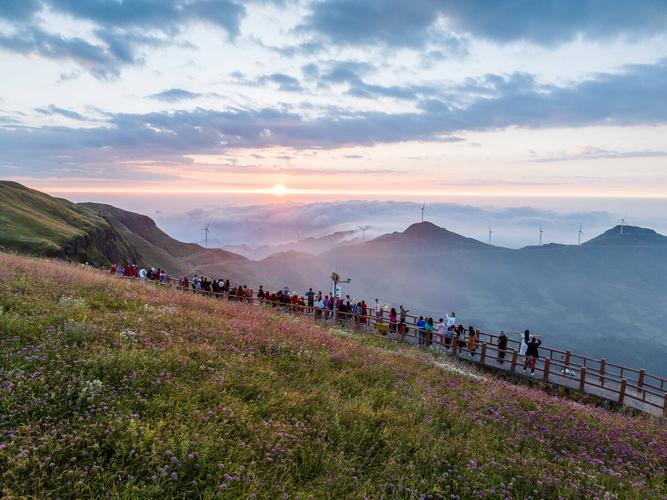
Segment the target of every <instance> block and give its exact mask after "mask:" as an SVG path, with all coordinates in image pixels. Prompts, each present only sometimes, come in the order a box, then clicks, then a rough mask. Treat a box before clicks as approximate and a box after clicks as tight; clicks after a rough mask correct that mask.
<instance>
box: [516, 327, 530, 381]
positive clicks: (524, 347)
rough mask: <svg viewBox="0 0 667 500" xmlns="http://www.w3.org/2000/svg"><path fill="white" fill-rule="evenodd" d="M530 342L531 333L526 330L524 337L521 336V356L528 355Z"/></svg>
mask: <svg viewBox="0 0 667 500" xmlns="http://www.w3.org/2000/svg"><path fill="white" fill-rule="evenodd" d="M529 340H530V331H528V330H526V331H525V332H523V335H521V347H519V354H520V355H521V356H525V355H526V350H527V349H528V341H529ZM524 371H525V370H524Z"/></svg>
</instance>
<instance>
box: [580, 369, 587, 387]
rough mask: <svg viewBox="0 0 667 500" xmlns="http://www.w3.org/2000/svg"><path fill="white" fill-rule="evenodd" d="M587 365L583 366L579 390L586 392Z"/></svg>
mask: <svg viewBox="0 0 667 500" xmlns="http://www.w3.org/2000/svg"><path fill="white" fill-rule="evenodd" d="M585 389H586V367H585V366H582V367H581V376H580V377H579V392H586V391H585Z"/></svg>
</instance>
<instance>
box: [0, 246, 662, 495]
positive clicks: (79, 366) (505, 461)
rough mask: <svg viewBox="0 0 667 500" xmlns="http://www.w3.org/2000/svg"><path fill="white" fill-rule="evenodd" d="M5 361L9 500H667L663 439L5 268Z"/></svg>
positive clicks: (150, 297) (399, 356) (127, 288)
mask: <svg viewBox="0 0 667 500" xmlns="http://www.w3.org/2000/svg"><path fill="white" fill-rule="evenodd" d="M35 276H37V277H39V279H34V278H35ZM0 346H2V349H0V367H2V381H1V383H0V394H1V395H2V397H0V497H3V498H128V499H129V498H132V499H134V498H137V499H142V498H184V499H185V498H187V499H189V498H204V499H213V498H242V499H248V498H256V499H264V498H267V499H273V498H294V499H306V498H314V499H318V498H354V499H356V498H359V499H361V498H406V499H417V498H432V499H438V498H441V499H443V498H466V499H467V498H489V499H498V498H500V499H502V498H516V499H519V498H559V497H560V498H568V499H569V498H595V497H597V498H637V499H640V498H665V495H667V483H666V482H665V479H666V478H667V462H665V450H666V448H665V443H667V427H666V426H665V425H664V422H662V421H659V420H658V419H655V418H649V417H646V416H643V415H642V416H634V417H633V416H630V415H624V414H623V413H617V412H613V411H609V410H605V409H602V408H596V407H593V406H588V405H586V404H583V402H580V403H576V402H573V401H570V400H568V399H564V398H561V397H556V396H554V395H549V394H547V393H546V392H545V391H544V390H541V389H539V388H538V387H539V386H538V385H536V387H534V388H531V387H528V386H518V385H514V384H511V383H509V382H507V381H504V380H502V379H499V378H495V377H492V376H490V375H488V374H484V373H481V372H477V371H475V370H472V369H471V368H469V367H467V365H466V364H465V363H460V362H457V361H455V360H451V359H448V358H445V357H443V356H441V355H438V354H437V353H430V352H419V351H417V350H415V349H413V348H411V347H408V346H404V345H400V344H392V343H388V342H386V341H385V339H378V338H373V337H368V336H366V337H363V336H360V335H357V334H353V333H351V332H341V331H335V330H329V329H325V328H324V327H320V326H318V325H316V324H315V323H313V322H310V321H304V320H299V319H296V318H294V317H291V316H289V315H286V314H280V313H278V312H277V311H276V310H275V309H272V308H264V307H257V306H252V305H248V304H243V303H239V302H227V301H219V300H213V299H207V298H205V297H200V296H196V295H194V294H176V293H175V292H173V291H171V290H168V289H161V288H156V287H154V286H142V285H141V284H139V283H133V282H129V281H126V280H116V279H113V278H111V277H109V276H108V275H106V274H101V273H95V272H93V271H91V270H89V269H85V268H80V267H79V268H75V267H72V266H66V265H63V264H62V263H59V262H45V261H39V260H35V259H26V258H22V257H17V256H8V255H5V254H2V253H0Z"/></svg>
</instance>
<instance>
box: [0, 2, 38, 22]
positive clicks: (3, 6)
mask: <svg viewBox="0 0 667 500" xmlns="http://www.w3.org/2000/svg"><path fill="white" fill-rule="evenodd" d="M40 9H41V2H40V0H3V1H2V2H0V19H7V20H9V21H28V20H30V19H31V18H32V17H33V16H34V15H35V14H36V13H37V12H39V10H40Z"/></svg>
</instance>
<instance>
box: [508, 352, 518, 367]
mask: <svg viewBox="0 0 667 500" xmlns="http://www.w3.org/2000/svg"><path fill="white" fill-rule="evenodd" d="M517 354H518V353H517V352H516V349H514V350H513V351H512V368H511V370H510V371H514V370H515V369H516V357H517Z"/></svg>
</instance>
